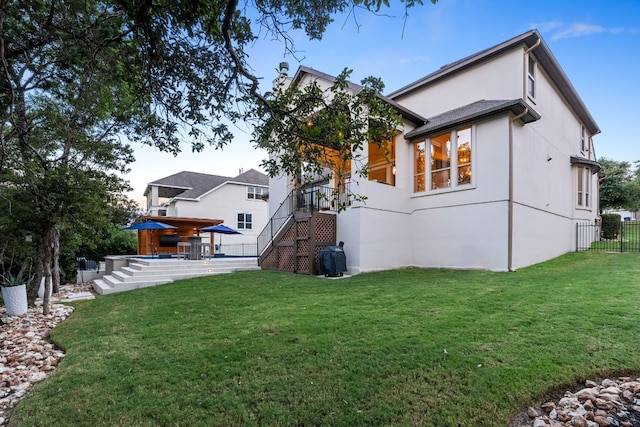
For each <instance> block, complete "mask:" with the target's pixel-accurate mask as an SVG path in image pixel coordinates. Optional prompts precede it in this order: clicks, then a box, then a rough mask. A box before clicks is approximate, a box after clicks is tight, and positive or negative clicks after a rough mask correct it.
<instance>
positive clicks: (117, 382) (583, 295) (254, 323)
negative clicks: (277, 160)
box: [10, 253, 640, 427]
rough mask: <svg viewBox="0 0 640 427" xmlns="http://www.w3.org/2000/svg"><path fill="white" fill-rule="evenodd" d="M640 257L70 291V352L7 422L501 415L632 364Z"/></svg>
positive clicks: (456, 422) (64, 328)
mask: <svg viewBox="0 0 640 427" xmlns="http://www.w3.org/2000/svg"><path fill="white" fill-rule="evenodd" d="M638 262H640V256H639V255H638V254H619V255H614V254H591V253H571V254H568V255H566V256H563V257H561V258H559V259H556V260H552V261H550V262H546V263H542V264H539V265H535V266H532V267H528V268H524V269H521V270H518V271H517V272H513V273H506V272H503V273H495V272H488V271H452V270H446V269H433V270H423V269H403V270H393V271H386V272H379V273H371V274H360V275H357V276H353V277H350V278H344V279H341V280H326V279H321V278H316V277H312V276H304V275H294V274H288V273H279V272H270V271H257V272H243V273H234V274H224V275H218V276H211V277H206V278H197V279H192V280H185V281H179V282H175V283H172V284H169V285H164V286H159V287H155V288H147V289H143V290H136V291H131V292H125V293H121V294H116V295H112V296H107V297H102V298H98V299H96V300H93V301H86V302H78V303H75V304H74V305H75V307H76V309H75V311H74V313H73V315H72V316H71V317H70V318H69V319H68V320H67V321H65V322H64V323H62V324H60V325H58V326H57V327H56V328H55V329H54V330H53V331H52V333H51V336H52V338H53V340H54V341H55V342H56V343H58V344H59V345H60V346H61V347H62V348H64V349H65V351H66V356H65V359H64V363H62V364H60V366H58V367H57V368H56V371H55V375H52V376H51V377H50V378H48V379H47V380H46V381H43V382H42V383H40V384H39V385H38V387H36V388H34V389H33V390H31V391H30V392H29V394H28V395H27V396H26V398H25V399H24V400H23V401H22V402H21V403H20V405H18V406H17V407H16V410H15V412H14V413H13V415H12V417H11V421H10V423H11V424H10V425H13V426H27V425H34V426H35V425H47V426H51V427H55V426H68V425H72V424H76V425H91V426H96V427H99V426H113V425H122V426H125V425H126V426H155V425H163V426H171V425H179V424H180V425H181V424H183V423H184V421H185V420H188V424H189V425H194V426H209V425H225V426H227V425H229V426H231V425H234V426H235V425H247V426H249V425H251V426H255V425H269V426H276V425H281V426H285V425H331V426H374V425H376V426H377V425H385V426H386V425H389V426H390V425H421V426H426V427H427V426H437V427H443V426H445V427H446V426H460V425H465V426H487V427H491V426H496V427H497V426H500V427H504V426H506V425H509V418H510V417H511V416H512V415H513V414H514V413H516V412H517V411H518V410H520V409H521V408H526V406H528V405H530V404H531V403H532V402H535V401H538V402H541V401H542V399H543V397H544V396H548V393H550V392H552V391H554V390H557V389H560V390H561V391H564V390H565V389H564V388H563V387H565V386H567V385H568V384H576V383H578V382H580V383H582V381H583V380H585V379H590V378H591V379H593V378H596V377H598V376H605V375H617V373H622V372H627V373H629V372H638V371H639V370H640V361H639V360H638V354H639V352H640V341H638V340H637V339H632V338H633V337H635V336H637V332H638V316H637V312H638V301H640V287H638V285H637V274H635V273H634V272H635V271H636V270H637V266H638ZM550 295H553V297H549V296H550ZM585 307H589V308H590V310H585ZM593 313H605V314H606V315H602V316H594V315H593ZM568 331H570V333H569V332H568ZM445 349H446V350H447V352H446V353H445V352H444V350H445ZM567 387H569V386H567ZM141 408H144V410H141Z"/></svg>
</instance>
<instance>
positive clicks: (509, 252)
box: [507, 107, 529, 271]
mask: <svg viewBox="0 0 640 427" xmlns="http://www.w3.org/2000/svg"><path fill="white" fill-rule="evenodd" d="M528 113H529V108H528V107H525V108H524V111H523V112H522V113H520V114H518V115H517V116H515V117H514V118H512V119H511V120H510V121H509V200H508V203H507V206H508V207H507V215H508V219H507V223H508V225H507V227H508V230H507V269H508V270H509V271H515V270H514V268H513V122H515V121H516V120H518V119H520V118H522V117H524V116H525V115H526V114H528Z"/></svg>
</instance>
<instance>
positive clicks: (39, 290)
mask: <svg viewBox="0 0 640 427" xmlns="http://www.w3.org/2000/svg"><path fill="white" fill-rule="evenodd" d="M45 280H46V278H45V277H43V278H42V280H40V287H39V288H38V298H40V299H43V298H44V281H45ZM52 290H53V281H52V283H51V286H49V298H51V292H52Z"/></svg>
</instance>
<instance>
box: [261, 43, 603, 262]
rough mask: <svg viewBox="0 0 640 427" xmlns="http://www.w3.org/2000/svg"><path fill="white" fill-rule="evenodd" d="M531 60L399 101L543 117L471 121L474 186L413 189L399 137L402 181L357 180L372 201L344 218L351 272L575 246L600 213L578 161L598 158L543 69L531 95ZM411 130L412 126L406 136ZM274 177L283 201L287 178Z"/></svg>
mask: <svg viewBox="0 0 640 427" xmlns="http://www.w3.org/2000/svg"><path fill="white" fill-rule="evenodd" d="M534 52H535V51H534ZM525 60H526V55H525V49H524V48H516V49H513V50H512V51H510V52H506V53H504V54H502V55H500V56H498V57H494V58H492V59H491V60H490V61H487V62H484V63H482V64H476V65H474V66H473V67H471V68H468V69H467V70H465V71H464V72H463V73H459V74H456V75H455V76H449V77H448V78H446V79H442V80H440V81H438V82H435V83H432V84H430V85H429V87H428V88H424V89H421V90H419V91H415V92H412V93H410V94H407V95H403V96H401V97H396V98H394V100H395V101H397V102H400V103H401V104H402V105H403V106H405V107H407V108H409V109H410V110H413V111H415V112H416V113H418V114H421V115H423V116H425V117H431V116H436V115H439V114H442V113H443V112H446V111H449V110H452V109H455V108H458V107H461V106H464V105H467V104H470V103H473V102H476V101H478V100H481V99H487V100H499V99H505V100H507V99H518V98H523V99H525V100H527V102H528V103H529V104H530V105H531V106H532V107H533V108H534V109H535V110H536V111H537V112H538V113H540V115H541V119H540V120H538V121H536V122H533V123H529V124H526V125H523V124H522V123H521V122H520V121H519V120H516V121H513V119H514V118H513V116H512V115H510V114H506V113H505V114H504V115H501V116H494V117H492V118H489V119H485V120H483V121H479V122H476V123H474V124H473V127H472V135H473V136H472V183H471V185H469V186H464V187H460V188H457V189H447V190H437V191H425V192H420V193H414V191H413V167H414V166H413V144H412V143H408V142H406V141H404V140H403V137H402V135H400V136H399V137H398V139H397V141H396V157H395V163H396V176H395V178H396V185H395V186H389V185H384V184H380V183H376V182H372V181H368V180H366V178H360V179H359V180H356V179H355V178H354V179H352V182H351V190H352V191H353V192H354V193H356V194H359V195H364V196H366V197H367V200H366V201H365V202H364V203H354V204H353V205H352V206H351V207H350V208H349V209H347V211H345V212H342V213H340V214H339V215H338V223H337V240H338V241H344V243H345V247H344V248H345V253H346V256H347V265H348V269H349V272H350V273H359V272H365V271H373V270H382V269H389V268H401V267H406V266H417V267H450V268H486V269H490V270H497V271H505V270H508V269H510V268H511V269H517V268H520V267H523V266H527V265H531V264H534V263H538V262H541V261H544V260H548V259H551V258H553V257H556V256H559V255H561V254H563V253H566V252H569V251H572V250H575V224H576V223H577V222H593V220H594V219H595V218H596V217H597V213H598V204H597V200H598V180H597V174H593V175H591V183H590V192H591V195H590V206H589V207H588V208H584V207H581V206H578V205H577V202H576V198H577V197H576V196H577V166H575V165H572V164H571V158H572V156H576V157H581V158H586V159H588V160H595V155H594V153H593V150H592V149H591V150H587V151H581V139H580V136H581V123H580V121H579V119H578V118H577V116H576V115H575V113H574V112H573V110H572V109H571V108H570V106H569V105H568V104H567V103H566V101H565V100H564V99H563V98H562V97H561V96H560V94H559V92H558V90H557V88H556V86H555V84H554V83H553V82H552V81H550V79H549V78H548V76H547V75H546V74H545V72H544V70H543V69H542V68H541V67H540V66H538V67H537V71H536V80H535V85H536V97H535V99H530V98H527V96H526V94H525V82H526V79H525V75H524V69H525V68H524V66H525V63H526V62H525ZM411 128H412V125H411V124H410V123H405V129H404V130H403V133H405V134H406V133H407V132H408V131H410V130H411ZM585 136H586V138H589V136H590V135H588V134H587V135H585ZM366 149H367V147H365V148H364V150H366ZM364 154H365V155H366V152H365V153H364ZM427 173H428V172H427ZM272 182H273V185H274V186H276V187H277V188H279V190H277V191H278V192H279V193H280V195H282V198H283V197H284V195H286V192H285V191H282V189H285V188H286V182H285V180H274V181H272ZM510 182H511V185H512V192H510ZM274 189H275V188H274V187H272V189H271V194H272V196H273V195H274V194H275V193H274ZM511 196H512V197H513V199H512V201H511V203H510V197H511ZM282 198H278V199H277V200H278V201H277V203H276V200H274V203H273V204H272V206H274V205H275V206H276V207H277V205H278V204H279V203H280V202H279V201H280V200H282ZM274 199H275V198H274ZM510 207H512V211H511V213H512V215H511V217H510V214H509V212H510ZM271 211H272V212H273V209H272V210H271ZM510 238H511V241H510ZM510 247H511V256H510V253H509V248H510ZM510 260H511V263H510Z"/></svg>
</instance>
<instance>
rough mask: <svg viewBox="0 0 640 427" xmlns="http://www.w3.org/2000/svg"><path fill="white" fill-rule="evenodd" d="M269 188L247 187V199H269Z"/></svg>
mask: <svg viewBox="0 0 640 427" xmlns="http://www.w3.org/2000/svg"><path fill="white" fill-rule="evenodd" d="M267 194H268V193H267V189H266V188H263V187H247V199H252V200H267Z"/></svg>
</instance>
